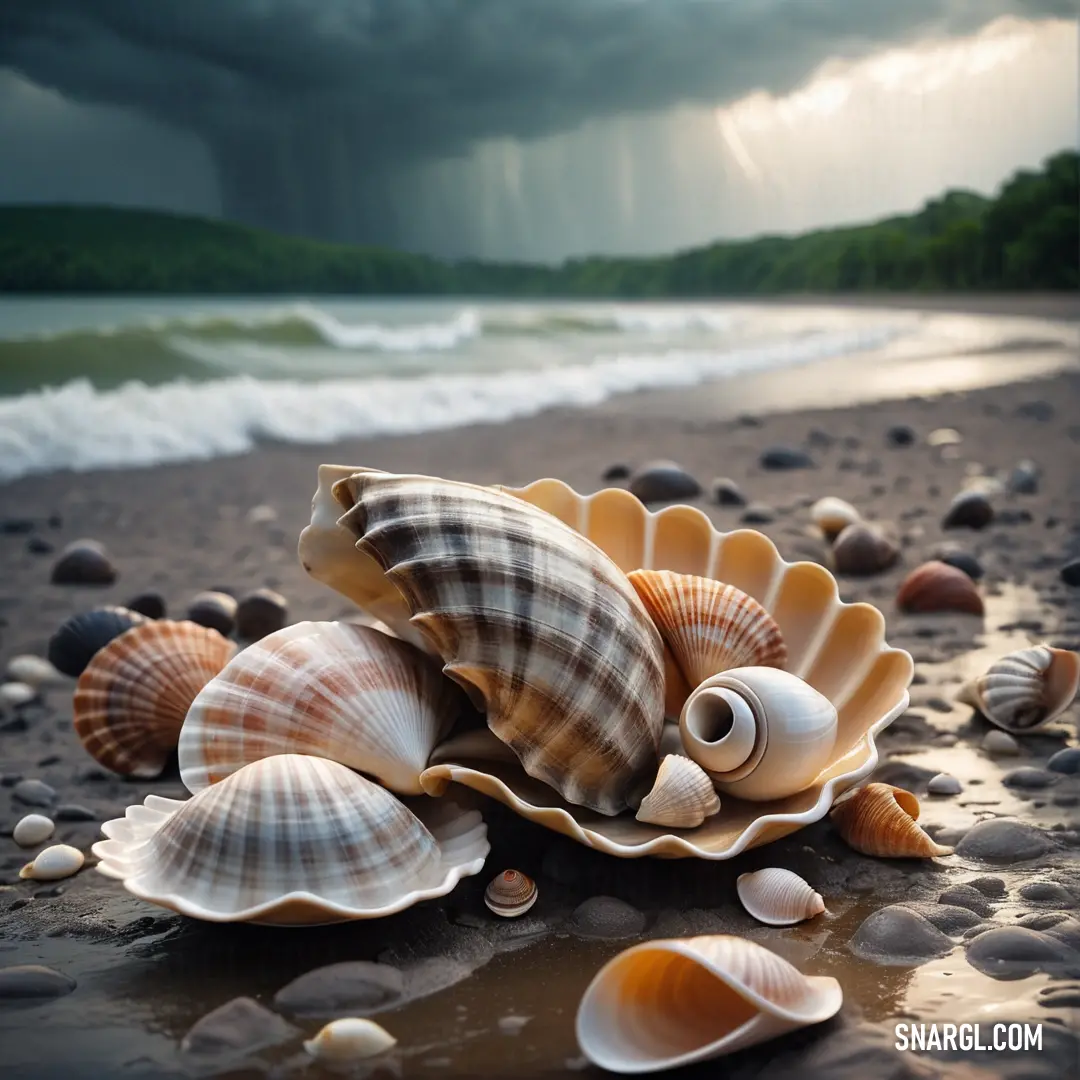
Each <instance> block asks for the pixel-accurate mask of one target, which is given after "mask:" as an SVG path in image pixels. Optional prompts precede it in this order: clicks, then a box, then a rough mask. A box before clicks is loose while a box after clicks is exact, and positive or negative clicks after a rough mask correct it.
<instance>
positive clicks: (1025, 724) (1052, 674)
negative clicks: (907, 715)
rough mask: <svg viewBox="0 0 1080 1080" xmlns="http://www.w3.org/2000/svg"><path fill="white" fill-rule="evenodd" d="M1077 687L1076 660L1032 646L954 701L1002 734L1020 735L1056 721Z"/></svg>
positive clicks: (1079, 672)
mask: <svg viewBox="0 0 1080 1080" xmlns="http://www.w3.org/2000/svg"><path fill="white" fill-rule="evenodd" d="M1078 686H1080V656H1078V655H1077V654H1076V653H1074V652H1070V651H1069V650H1068V649H1054V648H1051V647H1050V646H1049V645H1036V646H1035V647H1034V648H1030V649H1020V650H1018V651H1017V652H1012V653H1009V655H1008V656H1003V657H1002V658H1001V659H1000V660H997V661H995V662H994V663H993V664H991V665H990V667H989V669H988V670H987V671H986V673H985V674H983V675H980V676H979V677H978V678H977V679H974V680H972V681H971V682H969V683H968V684H967V685H966V686H965V687H964V688H963V689H962V690H961V691H960V694H959V695H958V700H960V701H962V702H964V703H965V704H968V705H971V706H972V707H973V708H975V709H978V710H979V712H981V713H982V714H983V716H985V717H986V719H987V720H989V721H991V722H992V723H994V724H997V726H998V727H1000V728H1004V729H1005V730H1006V731H1013V732H1025V731H1033V730H1035V728H1038V727H1041V726H1042V725H1043V724H1048V723H1049V722H1050V721H1051V720H1053V719H1055V718H1056V717H1058V716H1060V715H1061V714H1062V713H1063V712H1064V711H1065V710H1066V709H1067V708H1068V707H1069V706H1070V705H1071V704H1072V702H1073V699H1074V698H1075V697H1076V691H1077V687H1078Z"/></svg>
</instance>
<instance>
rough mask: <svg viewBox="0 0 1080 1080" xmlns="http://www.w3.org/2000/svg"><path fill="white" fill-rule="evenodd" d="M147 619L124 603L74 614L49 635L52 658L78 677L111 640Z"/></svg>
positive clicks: (54, 663) (63, 671)
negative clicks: (126, 606) (123, 604)
mask: <svg viewBox="0 0 1080 1080" xmlns="http://www.w3.org/2000/svg"><path fill="white" fill-rule="evenodd" d="M144 622H146V618H145V617H144V616H142V615H140V614H139V613H138V612H135V611H129V610H128V609H127V608H123V607H100V608H94V609H93V610H92V611H83V612H80V613H79V614H78V615H72V616H71V618H70V619H68V620H67V621H66V622H64V623H63V624H62V625H61V626H60V628H59V629H58V630H57V631H56V633H55V634H53V636H52V637H51V638H50V639H49V651H48V658H49V662H50V663H51V664H52V665H53V666H54V667H55V668H56V669H57V671H60V672H62V673H63V674H65V675H70V676H71V677H72V678H73V679H77V678H78V677H79V676H80V675H81V674H82V673H83V672H84V671H85V670H86V665H87V664H89V663H90V661H91V660H92V659H93V658H94V656H95V655H96V654H97V653H98V652H100V651H101V649H103V648H104V647H105V646H106V645H108V644H109V642H110V641H112V640H113V639H114V638H118V637H119V636H120V635H121V634H123V633H125V632H126V631H128V630H130V629H131V628H132V627H133V626H139V625H141V624H142V623H144Z"/></svg>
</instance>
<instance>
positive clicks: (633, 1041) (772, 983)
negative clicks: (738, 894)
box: [576, 935, 843, 1073]
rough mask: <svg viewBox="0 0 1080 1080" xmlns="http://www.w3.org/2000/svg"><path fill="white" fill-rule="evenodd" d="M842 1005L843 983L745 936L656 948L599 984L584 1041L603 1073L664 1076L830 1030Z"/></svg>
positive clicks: (580, 1035)
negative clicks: (819, 1027) (788, 1036)
mask: <svg viewBox="0 0 1080 1080" xmlns="http://www.w3.org/2000/svg"><path fill="white" fill-rule="evenodd" d="M842 1004H843V991H842V990H841V989H840V984H839V983H838V982H837V981H836V980H835V979H832V978H829V977H828V976H821V975H817V976H813V975H809V976H808V975H803V974H802V973H801V972H800V971H799V970H798V969H797V968H795V967H793V966H792V965H791V964H789V963H788V962H787V961H786V960H784V959H782V958H781V957H779V956H777V955H776V954H775V953H774V952H771V951H770V950H768V949H766V948H765V947H764V946H762V945H758V944H757V943H756V942H753V941H747V940H746V939H744V938H737V937H729V936H727V935H715V936H710V937H696V938H683V939H679V940H661V941H648V942H645V943H643V944H641V945H634V946H633V947H631V948H629V949H626V950H625V951H624V952H621V953H619V955H618V956H616V957H615V958H614V959H613V960H610V961H608V963H607V964H605V965H604V966H603V967H602V968H601V969H600V971H599V973H598V974H597V975H596V977H595V978H594V979H593V981H592V982H591V983H590V984H589V987H588V989H587V990H586V991H585V994H584V996H583V997H582V999H581V1004H580V1005H579V1006H578V1013H577V1024H576V1030H577V1039H578V1044H579V1045H580V1046H581V1049H582V1052H583V1053H584V1054H585V1056H586V1057H587V1058H588V1059H589V1060H590V1061H591V1062H592V1063H593V1064H594V1065H599V1066H600V1067H601V1068H603V1069H608V1070H609V1071H611V1072H616V1073H644V1072H657V1071H660V1070H661V1069H670V1068H674V1067H676V1066H679V1065H688V1064H690V1063H691V1062H696V1061H705V1060H708V1059H710V1058H715V1057H720V1056H721V1055H723V1054H730V1053H733V1052H734V1051H736V1050H742V1049H744V1048H745V1047H748V1046H755V1045H757V1044H759V1043H763V1042H766V1041H767V1040H769V1039H775V1038H777V1037H778V1036H780V1035H783V1034H785V1033H787V1032H789V1031H794V1030H796V1029H797V1028H802V1027H809V1026H810V1025H811V1024H820V1023H821V1022H822V1021H824V1020H828V1019H829V1018H830V1017H832V1016H835V1015H836V1013H838V1012H839V1011H840V1006H841V1005H842Z"/></svg>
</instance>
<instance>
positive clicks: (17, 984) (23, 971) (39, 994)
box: [0, 964, 76, 1001]
mask: <svg viewBox="0 0 1080 1080" xmlns="http://www.w3.org/2000/svg"><path fill="white" fill-rule="evenodd" d="M75 986H76V983H75V980H74V979H73V978H71V976H69V975H65V974H64V973H63V972H61V971H55V970H53V969H52V968H50V967H43V966H42V965H41V964H15V965H13V966H11V967H5V968H0V1001H20V1000H29V999H38V1000H43V999H46V998H58V997H64V996H65V995H66V994H70V993H71V991H72V990H74V989H75Z"/></svg>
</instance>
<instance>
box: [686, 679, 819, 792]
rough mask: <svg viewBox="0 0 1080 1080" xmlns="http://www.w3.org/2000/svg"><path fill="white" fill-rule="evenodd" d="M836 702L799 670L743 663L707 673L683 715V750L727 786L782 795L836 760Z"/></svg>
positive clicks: (720, 784) (800, 787)
mask: <svg viewBox="0 0 1080 1080" xmlns="http://www.w3.org/2000/svg"><path fill="white" fill-rule="evenodd" d="M836 730H837V713H836V708H835V706H834V705H833V704H832V702H830V701H829V699H828V698H826V697H825V696H824V695H823V694H820V693H818V691H817V690H815V689H814V688H813V687H812V686H811V685H810V684H809V683H807V682H804V681H803V680H802V679H800V678H799V677H798V676H797V675H792V674H791V673H790V672H787V671H781V670H780V669H779V668H770V667H746V668H735V669H734V670H732V671H725V672H724V673H723V674H722V675H714V676H713V677H712V678H711V679H706V680H705V681H704V682H703V683H702V684H701V685H700V686H699V687H698V688H697V689H696V690H695V691H694V692H693V693H692V694H691V695H690V697H689V698H688V699H687V702H686V705H685V706H683V711H682V716H681V717H680V718H679V732H680V734H681V735H682V741H683V746H684V747H685V750H686V754H687V756H688V757H691V758H693V759H694V761H696V762H697V763H698V764H699V765H700V766H701V767H702V768H703V769H704V770H705V771H706V772H707V773H708V774H709V775H710V776H711V777H712V779H713V781H714V782H715V783H716V785H717V786H718V787H719V788H720V790H721V791H722V792H727V793H728V794H730V795H735V796H738V797H739V798H740V799H750V800H755V801H757V800H768V799H782V798H784V797H785V796H787V795H793V794H794V793H795V792H797V791H802V790H803V788H806V787H809V786H810V785H811V784H812V783H813V782H814V780H815V779H816V777H817V776H818V774H819V773H820V772H821V770H822V769H823V768H825V766H826V765H828V763H829V761H830V760H831V755H832V750H833V745H834V744H835V742H836Z"/></svg>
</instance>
